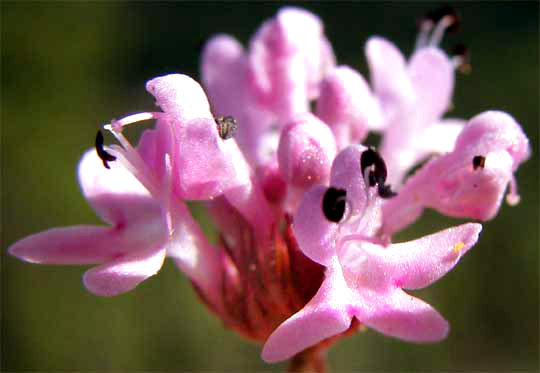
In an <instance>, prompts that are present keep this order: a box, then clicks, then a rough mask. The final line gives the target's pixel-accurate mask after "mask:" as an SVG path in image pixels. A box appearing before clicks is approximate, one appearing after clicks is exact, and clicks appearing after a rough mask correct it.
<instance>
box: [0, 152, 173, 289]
mask: <svg viewBox="0 0 540 373" xmlns="http://www.w3.org/2000/svg"><path fill="white" fill-rule="evenodd" d="M110 167H111V168H110V170H107V169H106V168H104V167H103V165H102V162H101V160H100V159H99V158H98V156H97V155H96V153H95V152H94V151H93V150H92V151H88V152H86V153H85V155H84V156H83V158H82V160H81V162H80V164H79V182H80V184H81V188H82V191H83V194H84V195H85V197H86V198H87V199H88V202H89V203H90V204H91V205H92V207H93V208H94V210H95V211H96V212H97V214H98V215H99V216H100V217H101V218H102V219H103V220H104V221H105V222H107V223H108V224H110V225H111V226H109V227H104V226H87V225H78V226H73V227H67V228H55V229H51V230H48V231H45V232H42V233H37V234H34V235H32V236H29V237H27V238H25V239H23V240H21V241H19V242H17V243H15V244H14V245H12V246H11V247H10V248H9V252H10V254H12V255H15V256H17V257H19V258H21V259H23V260H26V261H28V262H32V263H43V264H94V263H102V264H101V265H99V266H97V267H94V268H92V269H90V270H88V271H87V272H86V273H85V275H84V284H85V286H86V287H87V288H88V290H90V291H91V292H92V293H94V294H97V295H105V296H110V295H117V294H120V293H123V292H126V291H129V290H132V289H133V288H134V287H135V286H137V285H138V284H139V283H140V282H142V281H144V280H145V279H146V278H148V277H150V276H152V275H154V274H155V273H156V272H157V271H159V269H160V268H161V265H162V264H163V260H164V259H165V243H166V237H167V232H166V230H165V227H164V225H163V221H162V218H161V211H160V207H159V204H157V203H156V201H155V200H154V199H153V198H152V197H151V195H150V194H149V193H148V191H147V190H146V189H145V188H144V187H143V186H142V185H141V183H139V182H138V181H137V179H135V177H133V175H132V174H131V173H130V172H128V170H126V169H125V168H123V167H121V166H120V164H119V163H117V162H111V165H110Z"/></svg>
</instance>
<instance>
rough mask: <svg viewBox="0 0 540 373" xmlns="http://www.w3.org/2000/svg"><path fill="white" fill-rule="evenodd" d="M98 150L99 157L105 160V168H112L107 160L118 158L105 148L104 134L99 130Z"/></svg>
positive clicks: (97, 138) (97, 137) (97, 136)
mask: <svg viewBox="0 0 540 373" xmlns="http://www.w3.org/2000/svg"><path fill="white" fill-rule="evenodd" d="M96 152H97V155H98V157H99V158H101V160H102V161H103V166H105V168H110V167H109V164H108V163H107V162H112V161H114V160H116V157H115V156H114V155H112V154H109V153H107V152H106V151H105V149H103V134H102V133H101V131H100V130H98V132H97V135H96Z"/></svg>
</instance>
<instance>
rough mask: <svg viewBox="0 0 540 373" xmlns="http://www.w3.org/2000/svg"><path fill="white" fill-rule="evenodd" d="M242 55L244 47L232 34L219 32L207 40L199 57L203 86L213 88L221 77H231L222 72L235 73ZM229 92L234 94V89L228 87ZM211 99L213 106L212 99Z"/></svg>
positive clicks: (218, 83) (240, 62)
mask: <svg viewBox="0 0 540 373" xmlns="http://www.w3.org/2000/svg"><path fill="white" fill-rule="evenodd" d="M243 57H244V48H243V47H242V45H241V44H240V42H238V40H236V39H235V38H233V37H232V36H229V35H225V34H219V35H216V36H214V37H212V38H211V39H210V40H208V41H207V42H206V44H205V46H204V50H203V53H202V58H201V76H202V80H203V82H204V85H205V87H207V88H214V87H215V86H216V85H220V82H221V80H222V79H224V78H230V77H231V76H224V75H223V74H224V73H231V72H236V74H232V75H233V76H235V75H237V74H238V73H239V72H240V71H238V70H239V67H240V66H241V64H242V59H243ZM238 83H240V82H238ZM229 93H230V94H232V95H233V96H234V95H235V90H234V89H233V90H231V89H229ZM224 98H226V97H224ZM211 101H212V105H213V106H215V103H214V100H213V99H212V100H211Z"/></svg>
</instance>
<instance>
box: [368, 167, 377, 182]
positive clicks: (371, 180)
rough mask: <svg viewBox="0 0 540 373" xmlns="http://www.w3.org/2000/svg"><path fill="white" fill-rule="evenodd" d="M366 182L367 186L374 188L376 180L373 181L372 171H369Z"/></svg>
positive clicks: (373, 172)
mask: <svg viewBox="0 0 540 373" xmlns="http://www.w3.org/2000/svg"><path fill="white" fill-rule="evenodd" d="M368 181H369V186H375V184H377V179H375V171H373V170H371V171H369V173H368Z"/></svg>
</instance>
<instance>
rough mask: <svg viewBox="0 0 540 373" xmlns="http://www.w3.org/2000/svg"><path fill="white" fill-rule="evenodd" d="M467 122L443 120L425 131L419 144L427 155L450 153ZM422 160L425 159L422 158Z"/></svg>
mask: <svg viewBox="0 0 540 373" xmlns="http://www.w3.org/2000/svg"><path fill="white" fill-rule="evenodd" d="M466 123H467V122H466V121H464V120H461V119H443V120H441V121H439V122H438V123H436V124H432V125H430V126H429V127H427V128H426V129H425V131H424V132H423V133H422V135H421V138H420V139H419V140H418V142H419V143H420V144H421V149H422V150H421V151H423V152H424V153H425V155H426V156H427V155H429V154H444V153H449V152H451V151H452V150H453V149H454V145H455V143H456V139H457V137H458V136H459V134H460V133H461V131H462V130H463V127H464V126H465V124H466ZM420 158H423V157H422V156H420Z"/></svg>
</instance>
